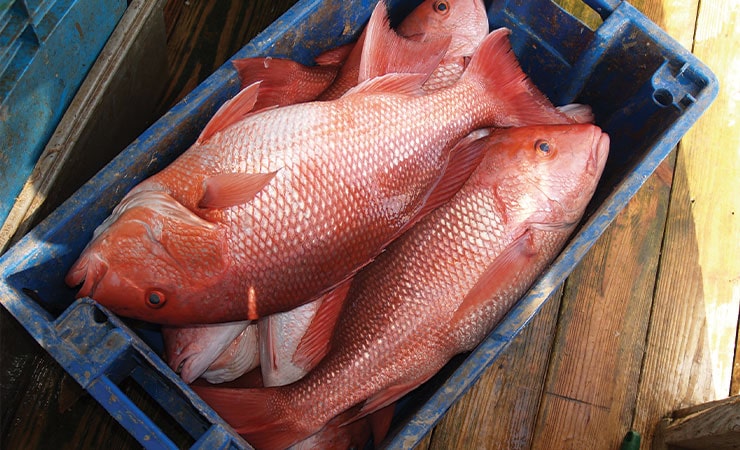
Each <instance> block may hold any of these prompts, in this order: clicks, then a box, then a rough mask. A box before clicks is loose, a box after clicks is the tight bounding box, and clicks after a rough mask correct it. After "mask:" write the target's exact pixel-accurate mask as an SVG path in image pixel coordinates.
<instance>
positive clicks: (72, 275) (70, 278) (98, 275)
mask: <svg viewBox="0 0 740 450" xmlns="http://www.w3.org/2000/svg"><path fill="white" fill-rule="evenodd" d="M107 272H108V264H106V263H105V261H103V260H102V259H101V258H100V257H99V256H98V255H96V254H87V255H83V256H82V257H81V258H80V259H79V261H78V262H77V263H76V264H75V265H74V266H73V267H72V269H70V271H69V273H68V274H67V276H66V277H65V280H64V281H65V283H67V285H68V286H70V287H73V286H78V285H80V284H82V287H81V288H80V290H79V291H78V292H77V298H82V297H93V295H95V291H96V290H97V288H98V286H99V285H100V282H101V281H102V280H103V278H104V277H105V274H106V273H107Z"/></svg>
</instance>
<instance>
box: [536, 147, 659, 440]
mask: <svg viewBox="0 0 740 450" xmlns="http://www.w3.org/2000/svg"><path fill="white" fill-rule="evenodd" d="M671 163H672V161H671V159H670V158H669V160H668V161H667V162H665V163H664V164H663V165H661V166H660V167H659V169H658V171H656V173H655V174H654V175H653V176H652V177H650V179H649V180H648V181H647V182H646V184H645V185H644V186H643V187H642V189H641V190H640V191H639V192H638V193H637V195H636V196H635V197H634V198H633V199H632V201H630V203H629V204H628V205H627V207H626V208H625V209H624V210H622V212H621V213H620V214H619V215H618V216H617V217H616V219H615V221H614V222H613V223H612V225H611V226H610V227H609V228H608V229H607V230H606V232H605V233H604V234H603V235H602V237H601V238H600V240H599V242H598V244H597V245H595V246H594V248H592V249H591V251H590V252H589V254H588V255H587V256H586V258H584V260H583V261H582V262H581V264H579V266H578V267H577V268H576V269H575V270H574V271H573V273H572V274H571V277H570V278H569V279H568V281H567V283H566V286H565V295H564V297H563V304H562V306H561V311H560V317H559V320H558V328H557V335H556V339H555V343H554V347H553V355H556V356H554V357H553V358H552V360H551V364H550V367H549V372H548V377H547V381H546V384H545V388H544V391H545V393H544V396H543V399H542V402H541V405H540V411H539V417H538V421H537V427H536V430H535V435H534V439H533V445H532V447H533V448H551V447H553V446H554V447H556V448H616V447H618V445H619V442H620V441H621V440H622V438H623V436H624V435H625V433H626V432H627V431H629V429H630V427H631V425H632V410H633V408H634V403H635V393H636V391H637V386H638V384H639V377H640V369H641V364H642V359H643V354H644V347H643V346H644V341H645V335H646V333H647V327H648V322H649V318H650V308H651V304H652V292H653V289H654V282H655V272H656V271H657V267H658V255H659V253H660V246H661V237H662V232H663V226H664V223H665V216H666V210H667V200H668V194H669V192H670V179H671V176H670V175H671V172H672V166H671Z"/></svg>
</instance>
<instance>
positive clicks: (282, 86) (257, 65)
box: [232, 57, 339, 111]
mask: <svg viewBox="0 0 740 450" xmlns="http://www.w3.org/2000/svg"><path fill="white" fill-rule="evenodd" d="M232 64H233V65H234V67H235V68H236V70H237V72H238V73H239V79H240V81H241V85H242V88H245V87H246V86H249V85H250V84H252V83H256V82H258V81H259V82H261V83H260V90H259V96H258V97H257V101H256V103H255V105H254V107H253V109H254V110H255V111H259V110H261V109H264V108H269V107H272V106H285V105H292V104H295V103H303V102H309V101H313V100H315V99H316V98H317V97H318V96H319V94H321V93H322V92H324V90H326V88H328V87H329V86H330V85H331V83H332V82H333V81H334V78H335V77H336V76H337V72H339V65H338V64H323V65H318V66H304V65H303V64H300V63H297V62H295V61H291V60H289V59H280V58H270V57H267V58H245V59H237V60H234V61H233V62H232Z"/></svg>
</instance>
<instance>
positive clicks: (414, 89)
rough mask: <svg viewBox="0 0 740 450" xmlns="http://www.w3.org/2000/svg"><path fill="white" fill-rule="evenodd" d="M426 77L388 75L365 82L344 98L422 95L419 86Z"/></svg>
mask: <svg viewBox="0 0 740 450" xmlns="http://www.w3.org/2000/svg"><path fill="white" fill-rule="evenodd" d="M427 78H428V77H427V75H425V74H418V73H390V74H388V75H383V76H380V77H376V78H371V79H369V80H366V81H364V82H362V83H360V84H359V85H357V86H355V87H353V88H352V89H350V90H349V91H347V92H346V93H345V94H344V95H343V97H344V96H348V95H352V94H372V93H380V92H387V93H393V94H405V95H413V96H418V95H424V91H423V90H422V89H421V86H422V85H423V84H424V81H426V79H427Z"/></svg>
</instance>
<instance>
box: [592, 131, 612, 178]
mask: <svg viewBox="0 0 740 450" xmlns="http://www.w3.org/2000/svg"><path fill="white" fill-rule="evenodd" d="M594 141H595V142H596V145H594V146H593V150H592V151H591V155H590V156H589V160H588V170H589V172H591V173H593V174H594V175H600V174H601V171H602V170H604V166H605V165H606V159H607V157H608V156H609V145H610V143H611V139H610V138H609V135H608V134H607V133H605V132H603V131H601V130H600V129H598V128H597V129H596V130H595V136H594Z"/></svg>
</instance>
